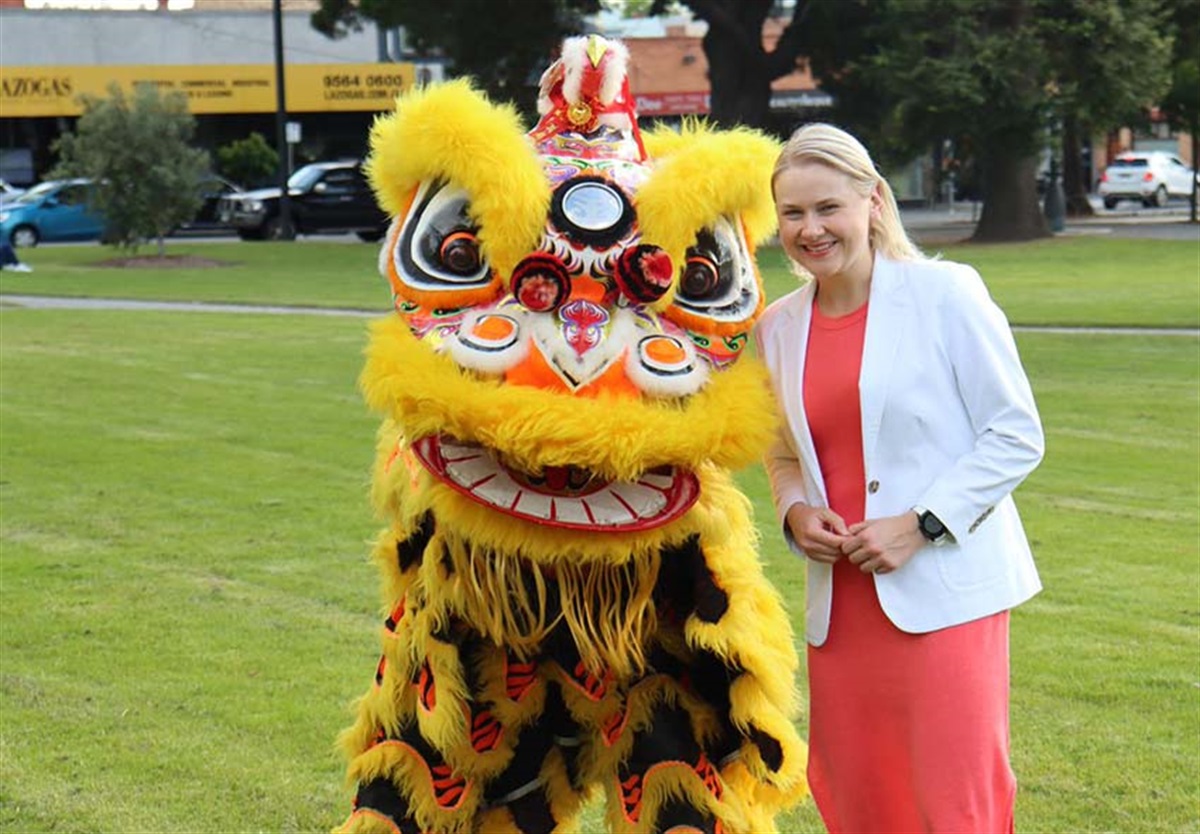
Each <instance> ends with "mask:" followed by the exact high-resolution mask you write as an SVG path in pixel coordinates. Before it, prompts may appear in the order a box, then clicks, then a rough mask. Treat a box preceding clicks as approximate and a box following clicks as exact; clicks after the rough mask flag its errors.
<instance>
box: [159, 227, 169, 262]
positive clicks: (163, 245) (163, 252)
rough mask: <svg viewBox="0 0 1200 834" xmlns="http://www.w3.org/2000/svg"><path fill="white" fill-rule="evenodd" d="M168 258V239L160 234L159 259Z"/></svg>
mask: <svg viewBox="0 0 1200 834" xmlns="http://www.w3.org/2000/svg"><path fill="white" fill-rule="evenodd" d="M166 256H167V239H166V237H165V236H164V235H163V234H162V233H161V232H160V233H159V235H158V257H160V258H165V257H166Z"/></svg>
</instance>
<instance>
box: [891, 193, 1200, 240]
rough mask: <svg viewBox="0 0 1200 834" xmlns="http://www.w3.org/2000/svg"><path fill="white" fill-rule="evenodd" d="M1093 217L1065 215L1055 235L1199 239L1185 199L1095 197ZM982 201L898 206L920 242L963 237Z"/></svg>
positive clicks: (1199, 232) (1199, 227) (969, 230)
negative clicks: (1163, 203) (1149, 203)
mask: <svg viewBox="0 0 1200 834" xmlns="http://www.w3.org/2000/svg"><path fill="white" fill-rule="evenodd" d="M1092 208H1093V209H1094V210H1095V212H1096V214H1095V215H1094V216H1092V217H1083V218H1072V217H1069V218H1067V219H1066V222H1065V224H1064V228H1063V230H1062V231H1061V232H1059V233H1058V235H1060V236H1063V237H1073V236H1080V235H1111V236H1112V237H1124V238H1151V239H1155V240H1191V241H1195V242H1197V243H1200V223H1189V222H1188V216H1189V213H1190V208H1189V206H1188V205H1187V203H1172V204H1171V205H1169V206H1167V207H1166V208H1153V209H1147V208H1141V207H1140V206H1138V205H1137V204H1136V203H1131V202H1126V203H1120V204H1118V206H1117V207H1116V208H1115V209H1113V210H1109V209H1105V208H1104V207H1103V206H1102V205H1101V204H1100V201H1099V198H1094V200H1093V205H1092ZM981 209H982V204H981V203H971V202H960V203H955V204H953V205H947V204H944V203H943V204H939V205H936V206H931V207H901V209H900V216H901V218H902V220H903V221H904V228H905V229H907V230H908V233H909V235H910V236H911V237H912V239H913V240H914V241H916V242H917V243H918V244H920V245H922V246H930V245H933V244H939V243H940V244H948V243H958V242H960V241H964V240H966V239H967V238H969V237H971V235H972V234H973V233H974V231H975V224H976V223H978V222H979V213H980V211H981Z"/></svg>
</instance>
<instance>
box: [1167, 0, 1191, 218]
mask: <svg viewBox="0 0 1200 834" xmlns="http://www.w3.org/2000/svg"><path fill="white" fill-rule="evenodd" d="M1172 8H1173V13H1172V22H1173V23H1174V26H1175V51H1174V60H1173V62H1172V73H1171V86H1170V88H1169V89H1168V90H1167V93H1166V95H1165V96H1164V97H1163V101H1162V108H1161V109H1162V112H1163V115H1165V116H1166V117H1167V122H1168V123H1169V124H1170V125H1171V126H1172V127H1174V128H1176V129H1182V130H1186V131H1187V132H1188V133H1189V134H1190V135H1191V137H1192V168H1194V169H1200V58H1197V57H1196V56H1197V55H1200V0H1175V3H1174V5H1173V7H1172ZM1197 188H1198V186H1197V184H1196V182H1195V180H1193V182H1192V197H1191V203H1192V208H1191V221H1192V222H1193V223H1195V222H1196V198H1197V194H1196V192H1197Z"/></svg>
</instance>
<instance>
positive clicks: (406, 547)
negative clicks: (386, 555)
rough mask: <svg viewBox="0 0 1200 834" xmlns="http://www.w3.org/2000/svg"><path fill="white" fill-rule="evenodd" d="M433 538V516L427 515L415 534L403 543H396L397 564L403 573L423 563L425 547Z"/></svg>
mask: <svg viewBox="0 0 1200 834" xmlns="http://www.w3.org/2000/svg"><path fill="white" fill-rule="evenodd" d="M431 538H433V515H432V514H431V513H425V515H424V517H422V519H421V523H420V525H418V526H417V529H416V530H414V531H413V534H412V535H411V536H409V537H408V538H407V539H405V540H404V541H402V542H396V562H397V564H399V566H400V572H401V573H404V572H405V571H406V570H408V569H409V568H410V567H412V566H413V565H415V564H417V563H418V562H420V561H421V556H422V555H424V553H425V545H427V544H429V540H430V539H431Z"/></svg>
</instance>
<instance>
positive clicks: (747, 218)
mask: <svg viewBox="0 0 1200 834" xmlns="http://www.w3.org/2000/svg"><path fill="white" fill-rule="evenodd" d="M642 136H643V139H644V141H645V143H646V150H647V152H648V153H649V154H650V156H651V158H652V159H653V160H654V172H653V174H652V175H651V176H650V177H649V178H648V179H647V180H646V182H644V183H643V184H642V185H641V187H640V188H639V189H638V193H637V197H636V202H637V210H638V222H639V223H640V224H641V228H642V242H643V243H647V244H654V245H657V246H661V247H662V248H663V249H665V250H666V251H667V254H669V255H670V256H671V260H672V262H673V263H676V264H682V263H683V261H684V253H685V252H686V250H687V247H688V246H690V245H691V244H692V241H693V240H695V237H696V232H697V230H699V229H703V228H706V227H709V226H710V225H711V224H712V222H713V220H714V218H716V217H718V216H721V215H725V216H727V217H730V218H737V217H741V218H742V222H743V223H744V224H745V228H746V233H747V237H748V240H749V243H750V245H751V247H755V246H757V245H758V244H760V243H762V242H763V241H764V240H766V239H767V238H768V237H770V235H771V233H772V232H774V230H775V207H774V204H773V203H772V200H771V187H770V186H771V171H772V170H773V169H774V166H775V159H776V158H777V157H778V156H779V144H778V143H777V142H776V141H775V140H774V139H771V138H770V137H768V136H765V135H763V134H761V133H757V132H755V131H753V130H749V129H747V128H737V129H734V130H723V131H717V130H714V129H713V128H711V127H709V126H708V125H706V124H704V123H703V122H698V121H696V122H688V123H685V125H684V127H683V130H682V131H681V132H680V133H678V134H676V133H675V132H674V131H672V130H671V129H670V128H666V127H660V128H657V129H654V130H650V131H647V132H645V133H643V134H642Z"/></svg>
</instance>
